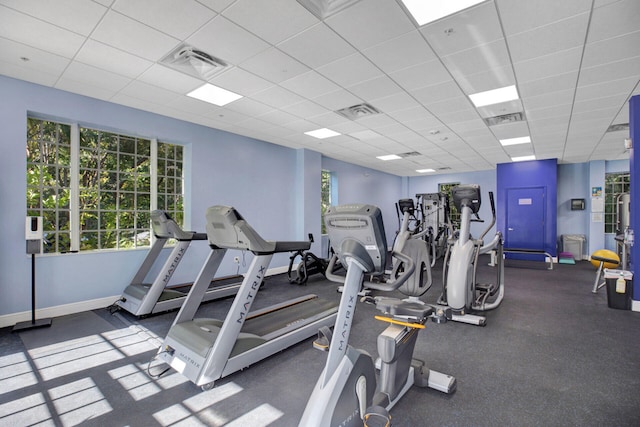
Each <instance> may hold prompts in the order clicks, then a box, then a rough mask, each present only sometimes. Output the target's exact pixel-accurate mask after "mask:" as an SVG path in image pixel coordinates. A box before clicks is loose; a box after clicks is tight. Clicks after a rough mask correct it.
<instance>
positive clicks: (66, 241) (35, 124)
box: [27, 119, 71, 252]
mask: <svg viewBox="0 0 640 427" xmlns="http://www.w3.org/2000/svg"><path fill="white" fill-rule="evenodd" d="M70 134H71V126H69V125H62V124H59V123H52V122H46V121H41V120H32V119H29V121H28V122H27V215H28V216H42V217H43V222H44V227H45V230H47V241H48V243H49V245H47V247H46V248H45V252H68V251H69V250H71V235H70V228H69V227H70V226H69V221H70V180H71V179H70V177H71V170H70V163H71V160H70V158H71V137H70Z"/></svg>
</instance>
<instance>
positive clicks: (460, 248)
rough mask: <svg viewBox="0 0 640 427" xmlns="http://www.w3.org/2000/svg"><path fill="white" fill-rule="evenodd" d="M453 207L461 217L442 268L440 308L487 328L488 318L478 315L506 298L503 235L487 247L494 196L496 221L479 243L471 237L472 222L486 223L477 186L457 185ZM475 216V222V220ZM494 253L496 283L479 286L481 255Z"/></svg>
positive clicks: (467, 321)
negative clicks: (486, 239)
mask: <svg viewBox="0 0 640 427" xmlns="http://www.w3.org/2000/svg"><path fill="white" fill-rule="evenodd" d="M451 193H452V198H453V203H454V204H455V206H456V208H457V209H458V211H459V212H460V213H461V217H460V230H459V236H458V238H457V240H450V244H449V246H448V248H447V253H446V254H445V259H444V266H443V275H442V277H443V280H442V283H443V290H442V294H441V296H440V298H439V299H438V304H440V305H443V306H447V307H448V308H450V309H451V320H454V321H458V322H464V323H469V324H474V325H479V326H485V325H486V316H484V315H479V314H476V313H478V312H485V311H488V310H492V309H494V308H496V307H498V306H499V305H500V303H501V302H502V299H503V297H504V256H503V254H504V244H503V240H502V233H501V232H499V231H498V232H496V235H495V236H494V238H493V239H492V240H491V241H490V242H489V243H488V244H486V245H485V244H484V241H483V239H484V236H485V235H486V234H487V233H488V232H489V230H490V229H491V227H493V225H494V224H495V222H496V209H495V203H494V200H493V192H489V200H490V203H491V212H492V215H493V220H492V221H491V224H489V226H488V227H487V228H486V229H485V230H484V232H483V233H482V235H481V236H480V238H479V239H473V238H472V237H471V233H470V225H471V222H472V221H479V222H483V221H482V220H481V219H480V218H479V216H478V211H479V210H480V205H481V199H480V186H479V185H477V184H467V185H458V186H456V187H454V188H453V189H452V190H451ZM472 215H474V216H475V219H472ZM491 251H495V253H496V256H495V258H496V283H491V284H484V283H482V284H481V283H477V282H476V273H477V267H478V257H479V255H482V254H486V253H489V252H491Z"/></svg>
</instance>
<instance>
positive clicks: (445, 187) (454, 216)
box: [438, 182, 460, 230]
mask: <svg viewBox="0 0 640 427" xmlns="http://www.w3.org/2000/svg"><path fill="white" fill-rule="evenodd" d="M456 185H460V183H459V182H449V183H446V184H438V191H439V192H440V193H444V194H446V195H447V199H448V200H449V221H450V222H451V226H452V227H453V228H454V229H455V230H458V229H459V228H460V212H458V209H456V206H455V204H454V203H453V197H452V195H451V189H452V188H453V187H455V186H456Z"/></svg>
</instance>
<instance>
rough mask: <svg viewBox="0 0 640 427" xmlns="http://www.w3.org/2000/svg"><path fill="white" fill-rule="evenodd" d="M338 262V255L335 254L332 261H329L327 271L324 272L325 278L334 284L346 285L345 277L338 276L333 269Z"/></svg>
mask: <svg viewBox="0 0 640 427" xmlns="http://www.w3.org/2000/svg"><path fill="white" fill-rule="evenodd" d="M337 260H338V255H337V254H335V253H334V254H333V256H332V257H331V259H330V260H329V265H327V269H326V270H325V272H324V276H325V277H326V278H327V279H329V280H331V281H332V282H337V283H344V280H345V277H344V276H338V275H337V274H333V267H334V266H335V265H336V261H337Z"/></svg>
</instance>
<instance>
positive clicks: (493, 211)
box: [480, 191, 496, 240]
mask: <svg viewBox="0 0 640 427" xmlns="http://www.w3.org/2000/svg"><path fill="white" fill-rule="evenodd" d="M489 204H490V205H491V217H492V218H491V224H489V226H488V227H487V228H486V229H485V230H484V231H483V232H482V234H481V235H480V240H484V236H486V235H487V233H488V232H489V230H491V227H493V226H494V225H495V223H496V204H495V202H494V201H493V191H489Z"/></svg>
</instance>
